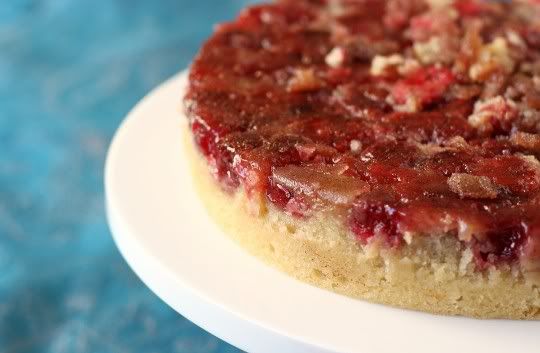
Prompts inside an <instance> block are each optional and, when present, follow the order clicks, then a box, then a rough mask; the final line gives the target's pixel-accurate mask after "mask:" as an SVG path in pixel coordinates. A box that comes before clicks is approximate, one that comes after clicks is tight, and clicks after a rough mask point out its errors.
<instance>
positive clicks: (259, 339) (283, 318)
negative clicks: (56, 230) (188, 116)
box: [105, 73, 540, 353]
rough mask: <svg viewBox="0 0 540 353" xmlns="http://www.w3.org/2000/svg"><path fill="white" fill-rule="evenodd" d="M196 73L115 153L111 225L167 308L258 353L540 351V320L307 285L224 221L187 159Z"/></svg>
mask: <svg viewBox="0 0 540 353" xmlns="http://www.w3.org/2000/svg"><path fill="white" fill-rule="evenodd" d="M185 83H186V75H185V74H184V73H182V74H180V75H178V76H176V77H174V78H172V79H171V80H169V81H167V82H166V83H164V84H163V85H162V86H160V87H159V88H157V89H156V90H154V91H153V92H152V93H151V94H149V95H148V96H147V97H146V98H144V99H143V100H142V101H141V102H140V103H139V104H138V105H137V106H136V107H135V108H134V109H133V111H132V112H131V113H130V114H129V115H128V117H127V118H126V120H125V121H124V123H123V124H122V126H121V127H120V128H119V130H118V132H117V134H116V136H115V138H114V141H113V142H112V145H111V147H110V150H109V155H108V158H107V164H106V172H105V187H106V199H107V209H108V216H109V223H110V226H111V229H112V232H113V234H114V238H115V240H116V243H117V244H118V247H119V248H120V251H121V252H122V254H123V256H124V257H125V258H126V260H127V262H128V263H129V265H130V266H131V267H132V268H133V270H134V271H135V272H136V273H137V274H138V275H139V277H140V278H141V279H142V280H143V282H144V283H146V284H147V285H148V287H150V289H151V290H152V291H154V292H155V293H156V295H158V296H159V297H160V298H161V299H163V300H164V301H165V302H166V303H167V304H169V305H170V306H171V307H173V308H174V309H175V310H176V311H178V312H179V313H181V314H182V315H184V316H185V317H187V318H188V319H190V320H191V321H193V322H194V323H196V324H197V325H199V326H201V327H202V328H204V329H205V330H207V331H209V332H211V333H212V334H214V335H216V336H218V337H220V338H222V339H224V340H225V341H228V342H230V343H231V344H233V345H235V346H237V347H239V348H241V349H243V350H246V351H249V352H268V353H288V352H361V353H383V352H386V353H395V352H415V353H445V352H448V353H456V352H463V353H468V352H474V353H488V352H489V353H498V352H500V353H513V352H519V353H538V352H540V322H519V321H502V320H500V321H498V320H493V321H481V320H473V319H466V318H456V317H444V316H434V315H429V314H424V313H418V312H413V311H407V310H399V309H394V308H389V307H385V306H380V305H375V304H370V303H366V302H363V301H359V300H353V299H349V298H346V297H343V296H340V295H337V294H334V293H331V292H328V291H325V290H322V289H319V288H315V287H312V286H310V285H307V284H304V283H301V282H298V281H296V280H294V279H292V278H289V277H288V276H287V275H284V274H282V273H280V272H278V271H276V270H274V269H272V268H270V267H268V266H266V265H265V264H264V263H262V262H260V261H259V260H258V259H256V258H254V257H252V256H251V255H249V254H247V253H245V252H244V251H243V250H242V249H241V248H240V247H238V246H237V245H236V244H235V243H233V242H232V241H230V240H229V239H228V238H227V237H226V236H225V235H224V234H222V233H221V231H220V230H219V229H218V228H217V227H216V226H215V225H214V224H213V223H212V221H211V220H210V219H209V218H208V216H207V215H206V213H205V210H204V208H203V206H202V204H201V203H200V202H199V200H198V198H197V195H196V194H195V192H194V190H193V188H192V186H191V185H192V183H191V176H190V173H189V171H188V166H187V163H186V161H185V160H184V151H183V142H182V141H181V140H182V138H183V135H182V124H185V118H184V117H183V116H182V115H181V109H180V107H181V103H180V102H181V97H182V96H183V90H184V88H185Z"/></svg>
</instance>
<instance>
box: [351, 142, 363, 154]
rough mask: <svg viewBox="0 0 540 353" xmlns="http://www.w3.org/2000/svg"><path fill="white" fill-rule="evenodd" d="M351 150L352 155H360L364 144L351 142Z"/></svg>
mask: <svg viewBox="0 0 540 353" xmlns="http://www.w3.org/2000/svg"><path fill="white" fill-rule="evenodd" d="M350 148H351V152H352V153H358V152H360V150H361V149H362V142H360V141H358V140H351V143H350Z"/></svg>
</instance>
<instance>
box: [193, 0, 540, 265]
mask: <svg viewBox="0 0 540 353" xmlns="http://www.w3.org/2000/svg"><path fill="white" fill-rule="evenodd" d="M539 33H540V4H539V3H538V1H536V0H534V1H519V2H518V1H515V2H503V1H482V0H474V1H461V0H454V1H427V0H406V1H405V0H386V1H382V0H364V1H349V0H280V1H276V2H275V3H273V4H267V5H258V6H254V7H252V8H248V9H247V10H245V11H243V12H242V13H241V15H240V16H239V17H238V19H236V20H235V21H232V22H229V23H226V24H223V25H220V26H218V27H217V29H216V32H215V33H214V35H213V36H212V37H211V38H210V39H209V40H208V41H207V43H206V44H205V45H204V46H203V47H202V49H201V51H200V53H199V55H198V56H197V58H196V59H195V61H194V62H193V65H192V67H191V72H190V78H189V89H188V93H187V95H186V97H185V102H186V107H187V109H186V111H187V115H188V117H189V120H190V126H191V130H192V133H193V136H194V139H195V143H196V144H197V146H198V147H199V149H200V150H201V152H202V154H203V155H204V156H205V157H206V159H207V161H208V163H209V166H210V169H211V172H212V173H213V175H214V176H215V177H216V179H218V180H220V181H221V183H222V184H223V185H224V186H225V188H226V189H227V190H231V191H234V190H235V189H236V188H238V187H241V188H243V189H244V190H245V191H246V192H247V194H248V195H249V196H250V197H254V198H256V199H257V200H261V199H266V200H268V202H270V203H272V204H274V205H276V206H277V207H278V208H280V209H282V210H283V211H284V212H288V213H289V214H292V215H294V216H296V217H309V216H310V215H311V214H312V213H313V212H318V211H319V210H323V209H324V210H329V209H330V210H335V211H336V212H337V213H339V214H341V215H347V217H345V218H346V219H347V225H348V227H349V228H350V230H351V232H352V233H353V234H354V235H355V236H356V238H357V239H358V241H359V242H360V243H368V242H371V241H374V240H377V239H379V238H380V239H382V240H383V243H386V244H387V245H388V246H389V247H399V246H402V245H403V244H404V240H403V239H406V240H407V241H409V240H410V237H411V236H414V235H415V234H424V235H426V234H427V235H433V236H436V235H439V234H449V235H456V236H457V237H458V238H459V240H460V241H462V242H463V245H464V247H469V248H470V249H472V251H473V253H474V255H475V261H476V264H477V265H478V268H479V269H485V268H487V267H488V266H492V265H500V264H502V263H514V262H517V261H521V260H523V259H525V260H530V259H531V258H533V257H534V258H537V257H540V256H537V254H538V253H539V252H540V251H538V249H539V248H540V246H538V244H540V231H538V229H539V227H538V226H533V225H538V224H540V213H539V212H538V205H539V204H540V202H539V200H540V162H539V160H538V158H539V157H540V147H539V146H540V44H539V43H540V39H539V38H540V35H539ZM404 234H406V235H407V237H405V238H404ZM533 255H534V256H533Z"/></svg>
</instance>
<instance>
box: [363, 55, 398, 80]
mask: <svg viewBox="0 0 540 353" xmlns="http://www.w3.org/2000/svg"><path fill="white" fill-rule="evenodd" d="M404 63H405V59H403V56H401V55H399V54H393V55H389V56H382V55H377V56H375V57H374V58H373V60H372V61H371V69H370V73H371V74H372V75H373V76H381V75H384V74H386V73H387V71H388V69H390V68H392V67H394V68H395V67H397V66H399V65H402V64H404Z"/></svg>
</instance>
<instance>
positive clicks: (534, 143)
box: [510, 131, 540, 152]
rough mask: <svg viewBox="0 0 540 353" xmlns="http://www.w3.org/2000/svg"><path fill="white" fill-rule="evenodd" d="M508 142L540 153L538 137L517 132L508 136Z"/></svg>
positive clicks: (539, 138) (539, 137)
mask: <svg viewBox="0 0 540 353" xmlns="http://www.w3.org/2000/svg"><path fill="white" fill-rule="evenodd" d="M510 142H511V143H512V144H513V145H515V146H518V147H522V148H525V149H528V150H531V151H533V152H540V135H539V134H529V133H526V132H521V131H517V132H515V133H513V134H512V135H511V136H510Z"/></svg>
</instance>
